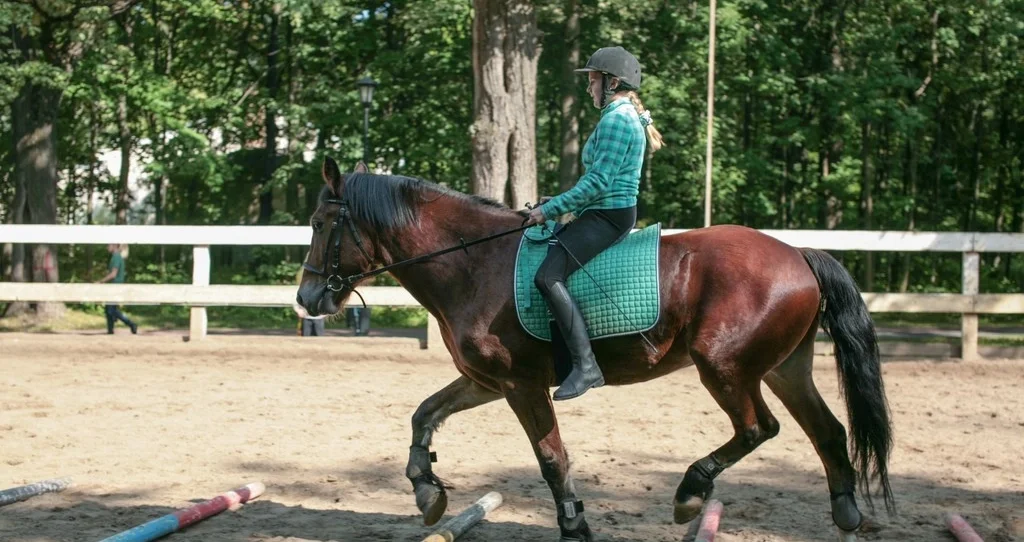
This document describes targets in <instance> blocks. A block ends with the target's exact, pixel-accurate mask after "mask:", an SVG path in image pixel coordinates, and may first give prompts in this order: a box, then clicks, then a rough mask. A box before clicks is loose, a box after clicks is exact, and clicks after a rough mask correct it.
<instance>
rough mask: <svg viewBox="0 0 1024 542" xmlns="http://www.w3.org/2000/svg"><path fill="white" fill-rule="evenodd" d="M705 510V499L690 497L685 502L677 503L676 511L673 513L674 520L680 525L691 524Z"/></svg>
mask: <svg viewBox="0 0 1024 542" xmlns="http://www.w3.org/2000/svg"><path fill="white" fill-rule="evenodd" d="M703 509H704V499H702V498H700V497H698V496H696V495H690V496H689V497H687V498H686V499H685V500H684V501H683V502H679V501H676V506H675V510H674V511H673V512H672V519H673V520H674V521H675V522H676V523H678V524H680V525H681V524H683V523H689V522H691V521H693V518H695V517H697V516H699V515H700V512H701V510H703Z"/></svg>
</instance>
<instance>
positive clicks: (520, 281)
mask: <svg viewBox="0 0 1024 542" xmlns="http://www.w3.org/2000/svg"><path fill="white" fill-rule="evenodd" d="M547 226H548V227H547V229H543V228H542V227H541V226H540V225H538V226H535V227H533V228H530V229H528V230H526V232H525V233H524V234H523V237H522V239H521V240H520V241H519V253H518V254H517V255H516V270H515V296H516V312H517V314H518V315H519V323H520V324H521V325H522V326H523V329H525V330H526V332H527V333H529V334H530V335H533V336H534V337H536V338H538V339H541V340H545V341H550V340H551V328H550V327H549V322H550V321H551V314H550V313H549V312H548V306H547V303H546V302H545V301H544V298H543V296H541V294H540V290H538V289H537V286H536V285H535V284H534V283H533V278H534V276H535V275H536V274H537V269H538V268H540V264H541V262H543V261H544V257H545V256H547V253H548V241H549V240H550V238H551V228H553V227H554V222H548V224H547ZM660 239H661V224H654V225H651V226H648V227H646V228H644V229H642V230H638V231H634V232H632V233H631V234H629V235H628V236H626V238H625V239H623V240H622V241H620V242H618V243H616V244H614V245H612V246H611V247H610V248H608V249H607V250H605V251H604V252H602V253H600V254H598V255H597V257H596V258H594V259H593V260H591V261H589V262H587V264H586V265H585V266H583V269H581V270H579V271H576V272H575V273H573V274H572V275H570V276H569V280H568V281H567V283H566V286H567V287H568V288H569V293H570V294H572V298H573V299H574V300H576V304H578V305H579V307H580V310H582V311H583V318H584V320H586V322H587V331H588V333H589V334H590V338H591V339H598V338H601V337H612V336H616V335H630V334H634V333H641V332H643V331H647V330H648V329H651V328H652V327H654V324H656V323H657V322H658V316H659V313H660V310H661V302H660V300H661V296H660V294H661V292H660V283H659V281H658V250H659V248H660V246H661V243H660ZM584 270H586V271H587V272H589V275H588V273H585V272H584Z"/></svg>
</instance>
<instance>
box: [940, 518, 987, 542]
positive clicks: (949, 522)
mask: <svg viewBox="0 0 1024 542" xmlns="http://www.w3.org/2000/svg"><path fill="white" fill-rule="evenodd" d="M945 519H946V527H947V528H948V529H949V532H951V533H953V536H955V537H956V539H957V540H959V541H960V542H984V541H983V540H982V538H981V537H980V536H978V533H977V532H975V530H974V529H973V528H971V524H970V523H967V520H965V519H964V518H963V517H962V516H961V515H960V514H954V513H947V514H946V517H945Z"/></svg>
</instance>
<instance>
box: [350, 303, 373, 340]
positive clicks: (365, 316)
mask: <svg viewBox="0 0 1024 542" xmlns="http://www.w3.org/2000/svg"><path fill="white" fill-rule="evenodd" d="M345 325H346V326H347V327H350V328H352V329H353V330H354V332H355V336H356V337H361V336H363V335H369V334H370V307H366V308H363V307H348V308H347V309H345Z"/></svg>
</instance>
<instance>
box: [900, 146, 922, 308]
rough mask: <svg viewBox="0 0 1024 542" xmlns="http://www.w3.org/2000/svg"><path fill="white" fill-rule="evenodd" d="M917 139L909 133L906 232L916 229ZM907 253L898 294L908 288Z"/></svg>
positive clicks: (909, 262) (909, 260) (908, 262)
mask: <svg viewBox="0 0 1024 542" xmlns="http://www.w3.org/2000/svg"><path fill="white" fill-rule="evenodd" d="M917 143H918V142H917V138H915V137H914V133H913V132H911V133H910V134H909V135H908V137H907V206H908V207H909V209H908V210H907V231H911V232H912V231H914V228H916V227H917ZM912 261H913V260H912V259H911V257H910V253H909V252H904V253H903V265H902V268H901V269H902V276H901V277H900V281H899V291H900V293H906V292H907V289H908V288H910V266H911V263H912Z"/></svg>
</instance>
